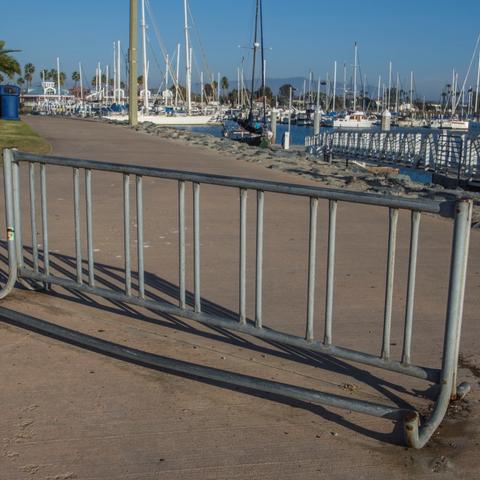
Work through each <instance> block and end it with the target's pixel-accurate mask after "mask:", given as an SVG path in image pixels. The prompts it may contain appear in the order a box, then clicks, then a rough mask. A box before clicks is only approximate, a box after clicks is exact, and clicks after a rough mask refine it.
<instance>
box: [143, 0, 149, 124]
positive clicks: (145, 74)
mask: <svg viewBox="0 0 480 480" xmlns="http://www.w3.org/2000/svg"><path fill="white" fill-rule="evenodd" d="M141 27H142V46H143V108H144V110H145V115H148V67H147V32H146V30H147V25H146V23H145V0H142V25H141Z"/></svg>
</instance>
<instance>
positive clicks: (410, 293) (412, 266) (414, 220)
mask: <svg viewBox="0 0 480 480" xmlns="http://www.w3.org/2000/svg"><path fill="white" fill-rule="evenodd" d="M419 227H420V212H417V211H412V216H411V228H410V257H409V260H408V283H407V300H406V307H405V331H404V335H403V352H402V362H403V363H410V355H411V349H412V327H413V302H414V297H415V277H416V272H417V252H418V232H419Z"/></svg>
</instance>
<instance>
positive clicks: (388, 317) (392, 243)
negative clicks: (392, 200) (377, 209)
mask: <svg viewBox="0 0 480 480" xmlns="http://www.w3.org/2000/svg"><path fill="white" fill-rule="evenodd" d="M388 210H389V222H388V254H387V276H386V282H385V283H386V285H385V310H384V319H383V344H382V358H384V359H389V358H390V333H391V326H392V304H393V279H394V273H395V248H396V240H397V221H398V209H396V208H389V209H388Z"/></svg>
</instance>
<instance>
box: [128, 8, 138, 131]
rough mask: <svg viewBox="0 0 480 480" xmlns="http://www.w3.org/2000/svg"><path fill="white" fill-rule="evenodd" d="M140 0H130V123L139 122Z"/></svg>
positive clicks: (135, 123)
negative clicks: (138, 56)
mask: <svg viewBox="0 0 480 480" xmlns="http://www.w3.org/2000/svg"><path fill="white" fill-rule="evenodd" d="M137 25H138V0H130V46H129V49H128V61H129V73H130V78H129V82H128V83H129V87H130V92H129V99H128V124H129V125H132V126H134V125H137V124H138V97H137V88H138V86H137V44H138V32H137Z"/></svg>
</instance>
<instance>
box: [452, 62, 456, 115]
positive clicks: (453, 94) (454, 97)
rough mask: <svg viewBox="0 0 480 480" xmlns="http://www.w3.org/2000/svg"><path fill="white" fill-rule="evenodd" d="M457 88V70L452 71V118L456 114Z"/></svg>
mask: <svg viewBox="0 0 480 480" xmlns="http://www.w3.org/2000/svg"><path fill="white" fill-rule="evenodd" d="M456 92H457V86H456V85H455V69H453V71H452V117H453V114H454V113H455V101H456V95H457V93H456Z"/></svg>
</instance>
